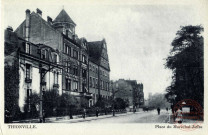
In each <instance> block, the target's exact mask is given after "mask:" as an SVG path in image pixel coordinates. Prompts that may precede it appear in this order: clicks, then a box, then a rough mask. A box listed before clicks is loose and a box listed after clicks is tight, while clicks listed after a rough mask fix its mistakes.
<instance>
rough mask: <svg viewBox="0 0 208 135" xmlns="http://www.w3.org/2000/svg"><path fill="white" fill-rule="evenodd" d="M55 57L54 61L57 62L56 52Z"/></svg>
mask: <svg viewBox="0 0 208 135" xmlns="http://www.w3.org/2000/svg"><path fill="white" fill-rule="evenodd" d="M53 58H54V62H55V63H57V62H58V60H57V55H56V54H54V55H53Z"/></svg>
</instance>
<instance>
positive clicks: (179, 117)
mask: <svg viewBox="0 0 208 135" xmlns="http://www.w3.org/2000/svg"><path fill="white" fill-rule="evenodd" d="M175 116H176V119H175V121H176V122H178V123H179V124H181V123H182V121H183V115H182V111H181V109H180V108H178V110H177V111H176V112H175Z"/></svg>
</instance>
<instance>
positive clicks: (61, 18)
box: [54, 9, 76, 25]
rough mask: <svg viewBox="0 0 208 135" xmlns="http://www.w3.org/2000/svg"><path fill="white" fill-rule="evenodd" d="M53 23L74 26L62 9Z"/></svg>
mask: <svg viewBox="0 0 208 135" xmlns="http://www.w3.org/2000/svg"><path fill="white" fill-rule="evenodd" d="M54 22H69V23H72V24H74V25H76V24H75V23H74V21H73V20H72V19H71V18H70V16H69V15H68V14H67V13H66V11H65V10H64V9H62V10H61V12H60V13H59V14H58V16H57V17H56V18H55V19H54Z"/></svg>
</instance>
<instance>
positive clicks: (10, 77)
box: [4, 59, 20, 119]
mask: <svg viewBox="0 0 208 135" xmlns="http://www.w3.org/2000/svg"><path fill="white" fill-rule="evenodd" d="M13 62H14V63H13V64H12V65H5V67H4V97H5V100H4V101H5V102H4V103H5V111H8V115H9V116H10V118H12V119H17V118H18V117H19V114H20V109H19V106H18V98H19V70H18V60H15V59H14V61H13Z"/></svg>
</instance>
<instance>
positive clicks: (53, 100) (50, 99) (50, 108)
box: [43, 89, 59, 116]
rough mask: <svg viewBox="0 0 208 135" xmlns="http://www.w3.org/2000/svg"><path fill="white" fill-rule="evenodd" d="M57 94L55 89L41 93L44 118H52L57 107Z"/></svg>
mask: <svg viewBox="0 0 208 135" xmlns="http://www.w3.org/2000/svg"><path fill="white" fill-rule="evenodd" d="M58 100H59V94H58V92H57V90H56V89H52V90H46V91H44V92H43V109H44V111H45V115H46V116H54V115H55V114H56V110H57V107H58Z"/></svg>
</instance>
